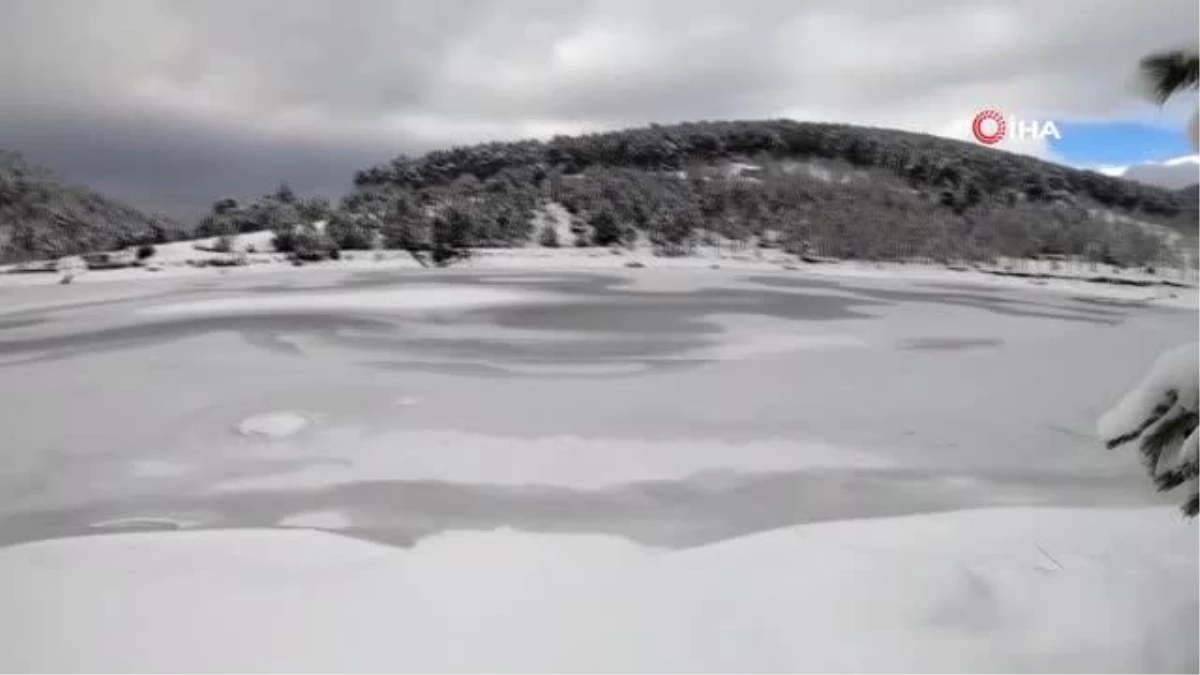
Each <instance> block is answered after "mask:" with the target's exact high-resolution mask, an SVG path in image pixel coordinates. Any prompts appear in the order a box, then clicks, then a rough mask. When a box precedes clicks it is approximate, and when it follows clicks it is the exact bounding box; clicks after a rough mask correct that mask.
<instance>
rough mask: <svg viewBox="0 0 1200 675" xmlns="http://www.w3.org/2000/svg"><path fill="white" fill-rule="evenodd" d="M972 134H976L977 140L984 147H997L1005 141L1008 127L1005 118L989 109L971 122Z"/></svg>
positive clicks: (982, 111)
mask: <svg viewBox="0 0 1200 675" xmlns="http://www.w3.org/2000/svg"><path fill="white" fill-rule="evenodd" d="M971 133H972V134H975V140H977V141H979V142H980V143H983V144H984V145H995V144H997V143H999V142H1000V141H1001V140H1003V139H1004V134H1006V133H1008V125H1007V124H1006V123H1005V122H1004V116H1003V115H1001V114H1000V112H999V111H997V110H992V109H991V108H988V109H986V110H980V111H979V114H978V115H976V116H975V119H974V121H972V122H971Z"/></svg>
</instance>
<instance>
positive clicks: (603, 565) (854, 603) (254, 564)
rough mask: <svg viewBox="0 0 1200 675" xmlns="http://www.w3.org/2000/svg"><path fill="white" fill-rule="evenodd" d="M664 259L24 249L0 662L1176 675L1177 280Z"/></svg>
mask: <svg viewBox="0 0 1200 675" xmlns="http://www.w3.org/2000/svg"><path fill="white" fill-rule="evenodd" d="M544 252H545V253H548V254H550V255H551V258H548V259H547V260H548V261H547V263H546V264H545V265H542V266H540V267H538V269H537V270H536V271H535V272H526V271H524V269H504V268H503V267H504V266H505V265H507V263H504V264H500V262H499V261H504V260H508V261H510V262H511V261H526V262H528V261H530V260H535V259H537V256H539V255H541V254H542V253H544ZM522 255H523V256H525V257H521V256H522ZM553 256H557V257H553ZM574 260H584V261H601V262H596V263H595V264H594V265H593V266H591V267H589V266H588V265H584V264H579V265H575V264H574V263H573V262H572V261H574ZM610 260H611V261H616V262H610ZM657 260H658V259H649V262H648V263H647V267H646V268H639V269H627V268H626V267H625V265H624V261H623V260H622V259H621V257H620V256H613V255H612V254H610V253H608V252H607V251H600V252H597V251H582V250H575V249H570V250H563V251H556V252H547V251H545V250H543V249H530V251H528V252H526V253H524V254H519V253H517V252H511V258H505V257H504V256H502V255H499V254H497V255H495V256H491V257H489V256H479V257H477V258H476V259H475V261H474V262H472V263H471V265H470V266H468V267H465V268H460V269H451V270H426V269H410V268H409V267H408V266H406V265H405V264H402V263H401V262H400V261H382V262H380V261H375V260H373V259H369V260H362V261H357V260H355V261H349V262H343V263H337V264H326V265H311V266H306V267H304V268H300V269H293V268H290V267H284V266H281V265H267V264H264V265H252V266H249V267H246V268H237V269H234V270H231V271H229V272H227V273H224V274H222V273H219V272H215V271H213V270H210V269H194V268H187V270H186V273H181V274H178V275H175V274H168V273H166V271H164V272H160V273H149V272H146V271H144V270H131V271H119V272H112V273H107V272H105V273H88V274H85V275H83V276H82V277H80V279H79V280H78V281H77V282H76V283H73V284H71V285H66V286H63V285H58V284H57V283H56V282H55V280H54V279H49V280H46V281H43V282H42V283H32V282H22V283H21V284H20V285H12V284H7V279H6V280H5V282H3V283H0V378H2V380H3V382H4V383H5V386H4V387H0V429H3V432H4V441H3V442H0V452H2V453H3V462H0V495H4V496H3V498H0V546H5V545H7V546H6V547H4V548H0V578H3V579H5V584H0V636H3V637H2V638H0V640H3V642H0V669H4V670H16V669H25V670H38V671H42V670H51V669H66V670H78V669H87V670H136V671H143V670H155V669H161V670H166V671H179V670H191V671H195V670H285V669H286V670H301V671H314V670H341V671H348V670H538V671H541V670H551V669H556V668H561V669H563V670H567V671H582V670H588V671H595V670H617V671H625V670H709V671H712V670H721V671H726V670H734V669H747V670H841V671H845V670H857V671H862V670H870V671H878V670H938V671H941V670H955V669H965V670H969V671H1009V670H1018V671H1028V670H1050V671H1059V670H1064V671H1083V670H1103V671H1114V670H1117V671H1134V670H1137V671H1145V670H1151V671H1157V670H1167V671H1188V670H1190V671H1192V672H1194V671H1195V670H1196V668H1197V665H1198V663H1197V657H1196V655H1197V647H1198V644H1197V637H1196V636H1197V630H1198V628H1200V626H1198V625H1197V624H1198V617H1200V614H1198V612H1200V608H1198V606H1197V604H1198V597H1200V596H1198V591H1197V567H1198V564H1200V563H1198V559H1200V551H1198V550H1197V544H1198V542H1197V531H1196V528H1195V524H1194V523H1191V524H1189V523H1185V522H1183V521H1182V520H1181V519H1180V516H1179V514H1178V511H1177V501H1176V500H1175V499H1174V498H1173V497H1163V496H1161V495H1156V494H1155V493H1153V492H1152V490H1151V489H1150V486H1149V484H1148V481H1147V479H1146V477H1145V476H1144V474H1143V472H1142V470H1141V467H1140V466H1139V465H1138V458H1137V457H1136V453H1133V452H1118V451H1111V452H1110V451H1106V450H1104V448H1103V447H1102V441H1101V440H1100V439H1099V438H1097V437H1096V434H1095V433H1094V431H1095V427H1096V422H1097V420H1098V419H1099V417H1100V416H1101V414H1102V413H1103V412H1104V411H1105V410H1107V409H1108V408H1109V407H1110V406H1111V405H1112V404H1113V403H1114V402H1116V401H1118V400H1120V398H1121V395H1122V394H1123V393H1124V392H1125V391H1127V390H1128V389H1129V388H1130V387H1131V386H1132V385H1134V384H1135V383H1137V382H1138V381H1139V380H1140V379H1141V378H1142V376H1143V375H1144V373H1145V372H1146V370H1147V368H1148V367H1149V366H1150V364H1151V363H1152V362H1153V361H1154V359H1155V358H1156V357H1157V356H1158V355H1159V354H1160V353H1162V352H1163V351H1164V350H1165V349H1167V348H1170V347H1173V346H1175V345H1178V344H1182V343H1186V342H1194V341H1196V340H1197V338H1198V337H1200V336H1198V335H1197V332H1198V329H1197V316H1196V303H1195V291H1194V290H1192V289H1177V288H1170V289H1167V288H1134V287H1115V286H1104V285H1097V284H1087V283H1084V282H1068V281H1057V280H1056V281H1049V282H1047V283H1046V284H1045V285H1039V284H1033V283H1030V281H1029V280H1028V279H1015V278H1005V277H992V276H986V275H983V274H979V273H972V272H955V271H950V270H944V269H943V270H935V269H933V268H926V269H925V270H924V271H923V272H922V271H921V270H914V269H913V268H899V269H889V268H879V267H870V266H855V265H814V266H803V267H801V268H800V269H794V270H790V269H781V268H780V264H778V263H777V262H771V261H759V262H755V261H754V260H747V261H742V262H738V261H722V262H720V263H719V269H710V267H711V265H710V263H709V261H703V262H695V261H689V262H683V261H681V262H680V263H679V265H678V266H676V267H670V266H668V264H667V263H664V264H663V265H661V266H660V265H659V264H658V262H657ZM685 260H686V259H685ZM696 260H702V259H696ZM564 261H565V262H564ZM672 264H673V263H672ZM531 266H533V265H531ZM512 267H514V268H515V267H517V265H516V264H515V262H514V263H513V265H512ZM182 269H184V268H181V270H182ZM108 274H112V275H116V276H112V277H105V276H102V275H108ZM122 275H124V276H122ZM34 276H40V275H0V278H7V277H22V278H25V277H34ZM89 279H91V281H89ZM106 279H107V280H106ZM150 280H154V281H150ZM1171 294H1174V297H1171Z"/></svg>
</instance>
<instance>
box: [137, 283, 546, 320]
mask: <svg viewBox="0 0 1200 675" xmlns="http://www.w3.org/2000/svg"><path fill="white" fill-rule="evenodd" d="M529 298H530V293H528V292H522V291H517V290H510V289H500V288H479V287H469V286H453V285H445V286H426V287H422V288H392V289H386V290H375V291H364V290H355V291H333V292H312V293H287V294H270V293H265V294H260V295H242V296H235V297H228V298H217V299H212V300H195V301H190V302H174V303H170V304H161V305H151V306H148V307H145V308H142V309H140V310H138V311H139V313H141V314H147V315H181V314H233V313H240V314H258V313H262V312H273V311H274V312H284V311H311V312H320V311H338V310H365V311H372V310H374V311H386V310H429V309H472V308H478V307H486V306H491V305H500V304H506V303H513V302H519V301H522V300H528V299H529Z"/></svg>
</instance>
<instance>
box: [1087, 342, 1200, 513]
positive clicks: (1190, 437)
mask: <svg viewBox="0 0 1200 675" xmlns="http://www.w3.org/2000/svg"><path fill="white" fill-rule="evenodd" d="M1198 425H1200V344H1198V343H1195V342H1192V343H1189V344H1185V345H1181V346H1179V347H1176V348H1174V349H1172V350H1170V351H1168V352H1166V353H1165V354H1163V355H1162V356H1160V357H1159V358H1158V360H1156V361H1155V362H1154V365H1152V366H1151V367H1150V371H1149V372H1148V373H1147V374H1146V376H1145V377H1144V378H1142V381H1141V382H1140V383H1138V385H1137V386H1136V387H1134V389H1133V390H1132V391H1130V392H1129V393H1128V394H1126V395H1125V397H1124V398H1122V399H1121V400H1120V401H1119V402H1118V403H1117V404H1116V405H1115V406H1114V407H1113V408H1112V409H1111V410H1109V411H1108V412H1107V413H1105V414H1104V416H1102V417H1101V418H1100V422H1099V424H1098V425H1097V432H1098V434H1099V436H1100V438H1101V439H1103V440H1104V443H1105V445H1106V446H1107V447H1109V448H1115V447H1118V446H1121V445H1125V444H1127V443H1130V442H1133V441H1137V442H1138V445H1139V448H1140V453H1141V456H1142V462H1143V464H1144V465H1145V466H1146V470H1147V472H1148V473H1149V474H1150V477H1151V479H1153V480H1154V484H1155V486H1156V487H1157V488H1158V489H1159V490H1160V491H1163V492H1166V491H1169V490H1174V489H1175V488H1178V487H1179V486H1181V485H1182V486H1184V488H1185V490H1186V494H1187V499H1186V500H1185V502H1184V506H1183V510H1184V512H1185V513H1186V514H1187V515H1189V516H1193V517H1194V516H1195V515H1196V514H1197V512H1198V511H1200V495H1198V492H1200V490H1198V482H1197V477H1198V476H1200V462H1198V456H1200V436H1198V435H1197V426H1198Z"/></svg>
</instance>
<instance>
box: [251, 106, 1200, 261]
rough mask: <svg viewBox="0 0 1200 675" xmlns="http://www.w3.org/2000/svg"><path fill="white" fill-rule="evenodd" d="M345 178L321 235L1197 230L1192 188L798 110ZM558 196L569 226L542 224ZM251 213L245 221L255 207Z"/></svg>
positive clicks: (837, 251) (656, 240)
mask: <svg viewBox="0 0 1200 675" xmlns="http://www.w3.org/2000/svg"><path fill="white" fill-rule="evenodd" d="M354 182H355V189H354V190H353V191H352V193H351V194H349V195H347V197H346V198H345V199H344V200H343V202H342V204H341V205H340V207H339V208H338V209H336V210H335V211H334V212H333V213H332V215H331V230H330V232H331V236H333V237H334V238H335V239H336V238H337V237H338V236H339V235H341V236H344V237H345V239H347V240H348V241H349V242H350V243H351V244H353V243H354V242H363V241H370V240H372V238H373V237H380V236H381V237H382V238H383V239H385V240H386V241H390V242H392V243H393V244H395V245H402V246H415V247H418V248H420V247H428V248H433V249H435V250H436V249H438V248H439V247H441V248H453V247H454V246H468V245H473V246H503V245H524V244H525V243H527V242H529V241H531V240H532V241H538V242H541V243H542V244H544V245H572V244H579V245H606V246H607V245H621V244H629V243H631V241H633V240H635V239H638V238H641V237H646V238H648V239H649V240H650V242H651V243H653V244H654V245H655V246H657V247H659V249H660V250H661V251H663V252H666V253H679V252H685V251H686V250H687V248H688V247H689V246H690V245H691V243H693V242H695V241H696V240H697V239H698V238H700V239H703V238H708V239H714V238H715V239H720V240H728V241H731V242H750V241H753V242H755V243H757V244H758V245H764V244H766V245H776V246H779V247H782V248H785V249H787V250H790V251H793V252H797V253H803V252H814V251H815V252H817V253H819V254H823V255H830V256H836V257H842V258H883V257H904V256H920V257H933V258H943V259H951V258H954V259H983V258H994V257H996V256H1017V257H1026V256H1034V255H1038V254H1062V255H1086V256H1089V257H1091V258H1093V259H1096V260H1108V261H1117V262H1121V263H1125V264H1143V263H1149V262H1163V261H1165V260H1166V259H1168V258H1171V257H1173V256H1174V253H1175V252H1174V251H1173V250H1172V249H1170V248H1169V247H1168V246H1167V245H1166V243H1165V241H1164V238H1163V237H1161V236H1159V234H1155V233H1156V232H1157V233H1161V232H1163V231H1164V228H1166V230H1167V231H1169V230H1174V231H1176V232H1180V233H1184V234H1185V235H1188V236H1192V237H1194V232H1193V231H1194V230H1195V223H1194V210H1189V204H1188V203H1187V200H1186V197H1185V195H1182V194H1180V193H1176V192H1172V191H1168V190H1164V189H1162V188H1158V187H1154V186H1150V185H1145V184H1142V183H1137V182H1133V181H1129V180H1123V179H1121V178H1117V177H1111V176H1106V175H1102V174H1100V173H1096V172H1093V171H1082V170H1077V169H1073V168H1070V167H1066V166H1061V165H1057V164H1053V163H1050V162H1045V161H1041V160H1038V159H1035V158H1032V157H1026V156H1021V155H1015V154H1012V153H1008V152H1003V151H999V150H995V149H991V148H987V147H983V146H979V145H975V144H971V143H964V142H960V141H955V140H950V139H945V138H940V137H935V136H930V135H924V134H917V133H910V132H904V131H897V130H889V129H877V128H868V127H857V126H851V125H843V124H824V123H802V122H795V121H790V120H768V121H733V122H698V123H685V124H679V125H673V126H659V125H651V126H649V127H645V128H638V129H628V130H624V131H616V132H609V133H597V134H587V135H582V136H572V137H568V136H559V137H555V138H553V139H551V140H549V141H538V140H527V141H519V142H509V143H486V144H480V145H474V146H469V147H457V148H453V149H450V150H442V151H434V152H430V153H428V154H425V155H423V156H421V157H415V158H411V157H406V156H399V157H397V158H395V159H394V160H392V161H391V162H390V163H388V164H385V165H381V166H375V167H371V168H367V169H364V170H362V171H359V172H358V173H357V175H356V176H355V181H354ZM557 205H561V206H562V207H564V208H565V209H566V211H567V212H568V213H569V214H570V215H569V218H570V228H569V229H570V232H572V233H573V236H574V240H573V241H563V240H562V237H561V233H562V228H550V227H548V226H543V229H541V230H537V231H535V228H536V227H537V226H536V225H535V223H539V222H543V223H544V222H545V220H546V218H545V216H546V215H547V214H548V211H547V208H548V207H550V206H557ZM1114 216H1117V217H1114ZM252 220H254V221H256V222H247V223H245V226H244V227H245V228H246V229H252V228H254V227H257V226H261V225H263V224H264V223H263V220H262V219H261V218H258V219H252ZM1185 238H1186V237H1185ZM1174 239H1175V240H1178V239H1180V238H1179V237H1174Z"/></svg>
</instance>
